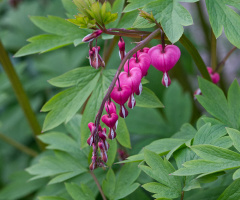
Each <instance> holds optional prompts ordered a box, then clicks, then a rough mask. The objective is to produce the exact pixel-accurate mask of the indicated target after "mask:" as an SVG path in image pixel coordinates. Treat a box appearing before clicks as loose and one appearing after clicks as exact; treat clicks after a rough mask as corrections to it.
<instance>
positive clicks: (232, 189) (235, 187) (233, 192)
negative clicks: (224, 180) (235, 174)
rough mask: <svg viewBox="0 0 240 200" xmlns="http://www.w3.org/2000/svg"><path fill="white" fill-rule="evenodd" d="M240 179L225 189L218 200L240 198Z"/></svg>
mask: <svg viewBox="0 0 240 200" xmlns="http://www.w3.org/2000/svg"><path fill="white" fill-rule="evenodd" d="M239 190H240V179H238V180H235V181H234V182H233V183H232V184H231V185H229V186H228V187H227V189H226V190H225V191H224V192H223V193H222V194H221V196H220V197H219V198H218V200H237V199H239V198H240V191H239Z"/></svg>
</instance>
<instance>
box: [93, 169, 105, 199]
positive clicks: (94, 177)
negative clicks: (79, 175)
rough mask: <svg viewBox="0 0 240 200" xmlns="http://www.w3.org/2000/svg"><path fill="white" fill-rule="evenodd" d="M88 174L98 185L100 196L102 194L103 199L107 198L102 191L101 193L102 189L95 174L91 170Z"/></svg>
mask: <svg viewBox="0 0 240 200" xmlns="http://www.w3.org/2000/svg"><path fill="white" fill-rule="evenodd" d="M90 174H91V175H92V177H93V180H94V182H95V183H96V185H97V187H98V190H99V192H100V193H101V196H102V198H103V200H107V198H106V197H105V195H104V193H103V190H102V188H101V185H100V183H99V182H98V180H97V177H96V176H95V174H94V173H93V171H90Z"/></svg>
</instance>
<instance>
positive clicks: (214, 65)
mask: <svg viewBox="0 0 240 200" xmlns="http://www.w3.org/2000/svg"><path fill="white" fill-rule="evenodd" d="M211 67H212V70H213V71H215V70H216V68H217V39H216V37H215V35H214V33H213V30H212V31H211Z"/></svg>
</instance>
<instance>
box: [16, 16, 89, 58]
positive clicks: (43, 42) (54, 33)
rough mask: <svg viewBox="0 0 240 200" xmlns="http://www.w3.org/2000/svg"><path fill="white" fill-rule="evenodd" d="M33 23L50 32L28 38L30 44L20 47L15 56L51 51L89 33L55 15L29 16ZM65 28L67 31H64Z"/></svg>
mask: <svg viewBox="0 0 240 200" xmlns="http://www.w3.org/2000/svg"><path fill="white" fill-rule="evenodd" d="M30 19H31V20H32V21H33V23H34V24H35V25H36V26H38V27H39V28H41V29H42V30H44V31H46V32H47V33H50V34H44V35H38V36H34V37H32V38H30V39H28V41H29V42H31V43H30V44H27V45H26V46H24V47H22V48H21V49H20V50H19V51H18V52H17V53H16V54H15V57H20V56H25V55H29V54H34V53H43V52H47V51H51V50H54V49H57V48H60V47H63V46H66V45H69V44H71V43H73V41H74V40H76V39H79V38H83V37H85V36H86V35H87V34H89V33H90V31H89V30H87V29H79V28H78V27H77V26H75V25H73V24H71V23H69V22H67V21H66V20H64V19H62V18H60V17H55V16H48V17H37V16H35V17H31V18H30ZM66 30H67V31H66Z"/></svg>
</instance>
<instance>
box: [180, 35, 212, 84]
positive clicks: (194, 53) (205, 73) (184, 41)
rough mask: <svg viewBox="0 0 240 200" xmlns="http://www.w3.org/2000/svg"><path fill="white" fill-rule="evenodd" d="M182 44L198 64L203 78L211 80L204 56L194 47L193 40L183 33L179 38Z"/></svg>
mask: <svg viewBox="0 0 240 200" xmlns="http://www.w3.org/2000/svg"><path fill="white" fill-rule="evenodd" d="M179 41H180V42H181V44H182V45H183V46H184V47H185V48H186V49H187V51H188V53H189V54H190V55H191V56H192V58H193V60H194V62H195V64H196V65H197V68H198V70H199V71H200V73H201V74H202V76H203V78H205V79H207V80H209V81H211V78H210V75H209V73H208V71H207V67H206V65H205V63H204V62H203V59H202V57H201V56H200V54H199V53H198V51H197V49H196V48H195V47H194V45H193V44H192V42H191V41H190V40H189V39H188V38H187V37H186V36H185V35H184V34H183V35H182V37H181V38H180V40H179Z"/></svg>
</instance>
